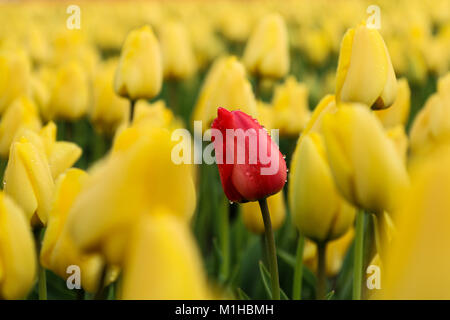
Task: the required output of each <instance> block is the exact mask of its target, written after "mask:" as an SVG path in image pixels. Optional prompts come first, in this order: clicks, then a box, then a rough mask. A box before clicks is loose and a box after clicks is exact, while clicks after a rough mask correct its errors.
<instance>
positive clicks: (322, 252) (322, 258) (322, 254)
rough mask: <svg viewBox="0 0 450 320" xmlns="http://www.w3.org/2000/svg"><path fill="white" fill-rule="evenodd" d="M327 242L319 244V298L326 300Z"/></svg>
mask: <svg viewBox="0 0 450 320" xmlns="http://www.w3.org/2000/svg"><path fill="white" fill-rule="evenodd" d="M326 249H327V244H326V242H322V243H318V244H317V298H318V299H320V300H325V296H326V290H327V278H326V274H325V267H326Z"/></svg>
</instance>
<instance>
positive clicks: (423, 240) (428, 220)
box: [377, 145, 450, 299]
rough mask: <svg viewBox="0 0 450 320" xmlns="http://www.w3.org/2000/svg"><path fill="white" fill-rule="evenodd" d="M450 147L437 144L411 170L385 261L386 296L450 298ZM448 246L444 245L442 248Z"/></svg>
mask: <svg viewBox="0 0 450 320" xmlns="http://www.w3.org/2000/svg"><path fill="white" fill-rule="evenodd" d="M449 164H450V149H449V147H448V145H446V146H443V147H442V148H439V149H437V150H435V152H433V153H432V154H430V156H429V157H427V158H426V159H425V160H424V161H421V162H418V163H417V165H416V166H414V168H413V169H412V171H411V185H412V187H411V189H410V190H409V192H408V193H406V194H405V195H404V196H403V197H402V206H401V208H400V209H399V210H398V211H397V212H396V214H395V218H396V219H395V221H396V226H397V230H396V231H397V233H396V235H395V237H394V238H393V240H392V244H391V245H390V246H389V248H388V249H389V250H388V251H387V258H386V262H384V261H383V263H384V266H385V269H383V271H384V273H383V277H384V278H383V279H384V280H383V284H382V286H383V290H382V291H381V292H380V294H379V295H378V296H377V298H382V299H449V298H450V294H449V291H448V288H449V287H450V278H448V277H447V276H446V274H447V272H448V270H449V268H450V257H449V256H448V255H447V254H446V253H445V249H446V248H448V247H449V246H450V228H449V226H450V216H449V214H448V213H449V212H450V197H449V196H448V190H450V166H449ZM443 250H444V251H443Z"/></svg>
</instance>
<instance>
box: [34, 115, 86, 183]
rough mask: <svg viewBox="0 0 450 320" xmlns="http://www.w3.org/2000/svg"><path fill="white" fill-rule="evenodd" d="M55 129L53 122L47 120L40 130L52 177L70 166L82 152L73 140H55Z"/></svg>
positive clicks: (54, 177)
mask: <svg viewBox="0 0 450 320" xmlns="http://www.w3.org/2000/svg"><path fill="white" fill-rule="evenodd" d="M56 130H57V128H56V125H55V123H54V122H49V123H48V124H47V125H46V126H45V127H44V128H42V129H41V131H40V137H41V139H42V142H43V144H44V148H45V153H46V155H47V159H48V164H49V166H50V171H51V172H52V177H53V179H56V178H57V177H58V176H59V175H60V174H61V173H63V172H64V171H65V170H66V169H67V168H70V167H72V166H73V165H74V164H75V162H77V160H78V159H79V158H80V156H81V153H82V150H81V148H80V147H79V146H78V145H76V144H75V143H73V142H69V141H56Z"/></svg>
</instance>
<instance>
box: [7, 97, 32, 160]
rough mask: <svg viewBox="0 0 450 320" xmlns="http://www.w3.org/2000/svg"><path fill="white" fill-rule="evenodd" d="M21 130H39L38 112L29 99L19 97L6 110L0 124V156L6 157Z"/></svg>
mask: <svg viewBox="0 0 450 320" xmlns="http://www.w3.org/2000/svg"><path fill="white" fill-rule="evenodd" d="M21 128H28V129H30V130H33V131H38V130H39V129H40V128H41V120H40V119H39V114H38V110H37V108H36V106H35V104H34V103H33V101H31V100H30V99H29V98H27V97H19V98H17V99H16V100H14V102H13V103H12V104H11V105H10V106H9V107H8V108H7V109H6V111H5V113H4V114H3V116H2V118H1V122H0V155H1V156H2V157H5V158H6V157H7V156H8V154H9V148H10V146H11V143H12V141H13V139H14V136H15V135H16V133H17V132H18V131H19V130H21Z"/></svg>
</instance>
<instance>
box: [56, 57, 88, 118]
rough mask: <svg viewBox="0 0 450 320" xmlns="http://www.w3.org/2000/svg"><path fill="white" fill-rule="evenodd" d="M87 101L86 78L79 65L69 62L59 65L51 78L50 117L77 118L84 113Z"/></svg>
mask: <svg viewBox="0 0 450 320" xmlns="http://www.w3.org/2000/svg"><path fill="white" fill-rule="evenodd" d="M88 103H89V87H88V79H87V75H86V73H85V72H84V69H83V68H82V67H81V65H80V64H78V63H76V62H69V63H66V64H64V65H62V66H61V67H59V68H58V69H57V70H56V72H55V74H54V78H53V79H52V80H51V97H50V102H49V108H50V115H51V117H52V118H61V119H67V120H76V119H79V118H81V117H82V116H84V115H85V114H86V112H87V108H88Z"/></svg>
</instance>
